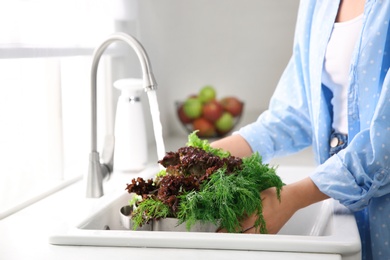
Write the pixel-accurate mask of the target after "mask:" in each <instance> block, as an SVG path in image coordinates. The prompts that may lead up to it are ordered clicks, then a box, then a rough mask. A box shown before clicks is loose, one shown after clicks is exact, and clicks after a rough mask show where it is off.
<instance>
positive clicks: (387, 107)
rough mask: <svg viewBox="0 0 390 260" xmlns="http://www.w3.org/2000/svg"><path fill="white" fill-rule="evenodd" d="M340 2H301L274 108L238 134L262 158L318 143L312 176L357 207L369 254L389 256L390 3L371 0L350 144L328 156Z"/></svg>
mask: <svg viewBox="0 0 390 260" xmlns="http://www.w3.org/2000/svg"><path fill="white" fill-rule="evenodd" d="M339 3H340V1H338V0H331V1H329V0H302V1H301V3H300V8H299V13H298V20H297V26H296V32H295V40H294V46H293V55H292V57H291V59H290V61H289V63H288V65H287V68H286V69H285V71H284V73H283V75H282V77H281V79H280V81H279V83H278V85H277V88H276V90H275V93H274V95H273V97H272V99H271V102H270V106H269V109H268V110H267V111H265V112H264V113H262V114H261V115H260V116H259V118H258V120H257V121H256V122H254V123H252V124H250V125H248V126H245V127H243V128H242V129H240V130H239V132H238V133H239V134H240V135H242V136H243V137H244V138H245V139H246V140H247V142H248V143H249V145H250V146H251V148H252V149H253V151H258V152H259V153H260V154H261V155H262V157H263V160H264V162H268V161H269V160H270V159H272V158H273V157H277V156H284V155H288V154H291V153H294V152H297V151H299V150H301V149H303V148H305V147H308V146H312V147H313V151H314V153H315V157H316V160H317V162H318V164H319V166H318V167H317V168H316V170H315V171H314V172H313V174H312V175H311V179H312V180H313V181H314V183H315V184H316V185H317V186H318V188H319V189H320V190H321V191H322V192H323V193H325V194H327V195H328V196H330V197H332V198H334V199H336V200H339V201H340V202H341V203H342V204H344V205H345V206H346V207H348V208H349V209H351V210H352V211H354V212H356V213H355V215H356V219H357V222H358V225H359V229H360V230H359V231H360V232H361V238H362V246H363V253H364V255H363V258H365V257H366V259H372V258H373V259H384V257H385V258H386V259H389V258H390V232H389V230H390V195H389V194H390V89H389V87H390V72H389V71H388V69H389V65H390V27H389V20H390V1H388V0H367V1H366V5H365V11H364V15H363V27H362V31H361V35H360V38H359V40H358V42H357V43H356V46H355V49H354V52H353V58H352V61H351V67H350V74H349V79H350V84H349V89H348V113H349V115H348V127H349V129H348V146H347V147H346V148H345V149H343V150H342V151H340V152H339V153H338V154H336V155H334V156H332V157H331V158H329V136H330V134H331V131H332V129H331V123H332V113H333V111H332V108H331V105H330V99H331V93H330V92H329V90H328V89H327V88H326V87H324V86H323V85H322V83H321V82H322V81H321V75H322V69H323V61H324V56H325V51H326V47H327V43H328V40H329V37H330V35H331V32H332V28H333V24H334V21H335V17H336V15H337V11H338V6H339ZM371 253H372V255H371Z"/></svg>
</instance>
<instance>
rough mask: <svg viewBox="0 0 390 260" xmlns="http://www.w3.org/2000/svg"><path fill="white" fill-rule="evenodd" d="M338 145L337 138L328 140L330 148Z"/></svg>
mask: <svg viewBox="0 0 390 260" xmlns="http://www.w3.org/2000/svg"><path fill="white" fill-rule="evenodd" d="M338 145H339V139H338V138H337V137H333V138H332V140H330V147H332V148H335V147H336V146H338Z"/></svg>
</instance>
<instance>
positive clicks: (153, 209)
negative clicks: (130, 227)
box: [132, 197, 172, 230]
mask: <svg viewBox="0 0 390 260" xmlns="http://www.w3.org/2000/svg"><path fill="white" fill-rule="evenodd" d="M171 214H172V213H171V210H170V208H169V207H168V206H167V205H166V204H164V203H163V202H162V201H160V200H157V199H155V198H152V197H148V198H147V199H144V200H142V201H141V202H140V203H139V204H138V206H137V207H136V209H135V210H134V211H133V213H132V220H133V221H134V230H136V229H137V228H138V227H140V226H142V225H144V224H146V223H148V222H149V221H150V220H152V219H160V218H166V217H169V216H170V215H171Z"/></svg>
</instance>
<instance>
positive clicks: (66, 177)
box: [0, 0, 114, 219]
mask: <svg viewBox="0 0 390 260" xmlns="http://www.w3.org/2000/svg"><path fill="white" fill-rule="evenodd" d="M111 5H113V4H110V1H103V0H56V1H52V0H2V1H0V123H1V126H0V162H1V166H2V167H1V171H0V219H1V218H4V217H6V216H8V215H9V214H11V213H13V212H15V211H17V210H18V209H20V208H22V207H24V206H27V205H29V204H31V203H32V202H34V201H36V200H38V199H40V198H42V197H43V196H45V195H47V194H50V193H52V192H53V191H56V190H58V189H59V188H60V187H62V186H65V185H68V184H69V183H72V182H74V181H77V180H79V179H80V178H81V177H82V175H84V174H85V173H86V172H87V168H88V155H89V147H90V146H89V144H90V130H89V129H90V66H91V54H92V51H93V49H94V48H95V47H96V45H97V44H98V43H99V42H100V40H101V39H102V38H103V37H105V36H107V35H108V34H110V33H112V32H113V31H114V19H113V17H112V13H110V12H107V10H110V9H111ZM105 64H108V65H109V64H110V58H109V57H107V58H102V59H101V61H100V64H99V71H101V68H102V67H103V72H106V73H99V77H100V78H98V87H99V88H100V86H103V85H104V84H103V83H104V82H105V80H107V78H110V70H109V69H106V70H104V66H105ZM102 92H103V91H102V90H98V94H99V95H100V96H103V94H102ZM98 102H102V103H104V100H103V98H102V97H99V101H98ZM102 114H103V112H102V111H98V115H102ZM98 122H99V128H103V127H102V125H103V124H104V121H103V120H101V118H100V116H99V121H98ZM103 129H104V128H103ZM102 131H104V130H102ZM100 139H101V138H100Z"/></svg>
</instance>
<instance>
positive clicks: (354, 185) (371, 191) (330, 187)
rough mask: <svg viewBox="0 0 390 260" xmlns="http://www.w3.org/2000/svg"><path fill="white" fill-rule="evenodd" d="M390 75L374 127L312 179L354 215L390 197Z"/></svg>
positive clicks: (362, 134)
mask: <svg viewBox="0 0 390 260" xmlns="http://www.w3.org/2000/svg"><path fill="white" fill-rule="evenodd" d="M389 90H390V72H388V73H387V76H386V78H385V80H384V84H383V87H382V91H381V95H380V98H379V102H378V104H377V108H376V110H375V113H374V116H373V119H372V121H371V124H370V127H369V128H367V129H365V130H362V131H360V132H359V133H358V134H357V135H356V136H355V137H354V138H353V139H352V140H351V142H350V143H349V145H348V146H347V148H345V149H344V150H342V151H340V152H339V153H337V154H336V155H334V156H332V157H331V158H329V159H328V160H327V161H326V162H325V163H323V164H322V165H320V166H319V167H318V168H317V169H316V172H315V173H313V174H312V175H311V179H312V180H313V182H314V183H315V184H316V185H317V187H318V188H319V189H320V190H321V191H322V192H323V193H325V194H327V195H328V196H330V197H332V198H334V199H337V200H339V201H340V202H341V203H342V204H344V205H345V206H347V207H348V208H350V209H351V210H353V211H357V210H361V209H363V208H364V207H366V206H367V205H368V203H369V201H370V200H371V199H372V198H376V197H381V196H383V195H385V194H389V193H390V174H389V172H390V143H389V140H390V91H389Z"/></svg>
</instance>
